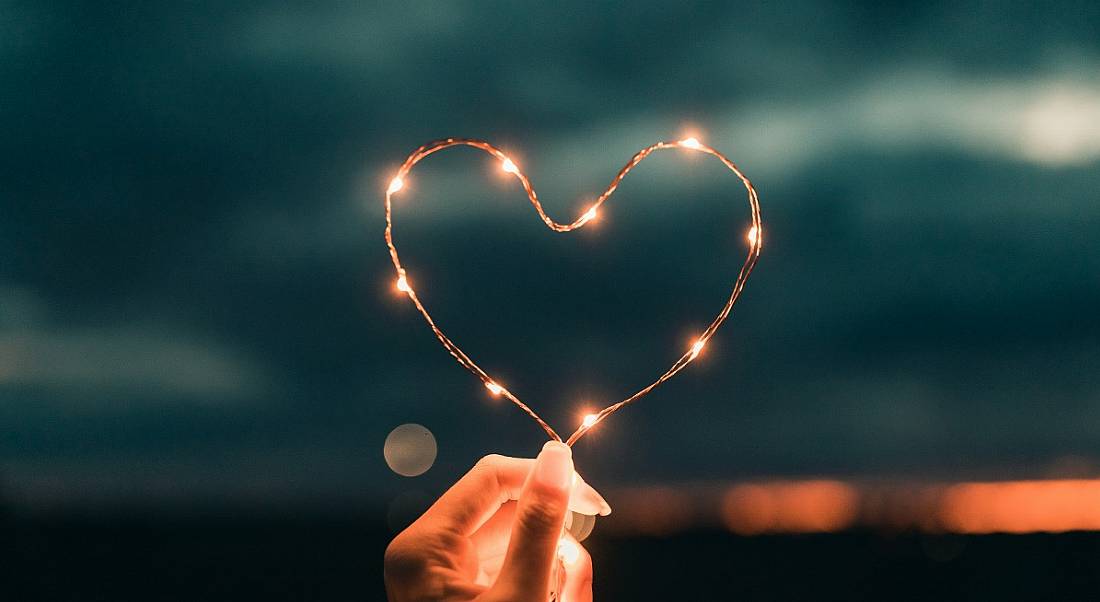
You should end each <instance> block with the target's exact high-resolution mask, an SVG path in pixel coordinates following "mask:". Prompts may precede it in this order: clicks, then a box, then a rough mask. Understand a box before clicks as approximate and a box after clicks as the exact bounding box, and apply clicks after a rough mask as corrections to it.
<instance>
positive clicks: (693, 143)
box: [679, 136, 703, 150]
mask: <svg viewBox="0 0 1100 602" xmlns="http://www.w3.org/2000/svg"><path fill="white" fill-rule="evenodd" d="M679 144H680V146H682V147H684V148H690V149H692V150H699V149H701V148H703V145H702V144H700V143H699V139H698V138H695V137H694V136H693V137H691V138H684V139H683V140H681V141H680V142H679Z"/></svg>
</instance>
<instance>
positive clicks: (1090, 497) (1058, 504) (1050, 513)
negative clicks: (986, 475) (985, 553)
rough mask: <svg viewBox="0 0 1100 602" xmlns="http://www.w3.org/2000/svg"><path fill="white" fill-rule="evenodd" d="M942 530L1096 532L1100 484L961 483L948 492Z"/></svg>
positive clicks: (1099, 524) (1099, 523) (1099, 526)
mask: <svg viewBox="0 0 1100 602" xmlns="http://www.w3.org/2000/svg"><path fill="white" fill-rule="evenodd" d="M940 518H941V520H942V522H943V526H944V527H946V528H947V529H948V530H949V531H956V532H959V533H1034V532H1037V531H1041V532H1048V533H1058V532H1063V531H1096V530H1100V480H1087V479H1079V480H1075V479H1063V480H1049V481H1004V482H987V483H961V484H958V485H953V486H952V487H951V488H949V489H948V490H947V493H946V494H945V495H944V498H943V509H942V510H941V512H940Z"/></svg>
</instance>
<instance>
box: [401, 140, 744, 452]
mask: <svg viewBox="0 0 1100 602" xmlns="http://www.w3.org/2000/svg"><path fill="white" fill-rule="evenodd" d="M454 146H469V147H473V148H476V149H478V150H481V151H484V152H485V153H487V154H489V155H490V156H492V157H494V158H495V159H496V160H497V161H499V162H500V168H501V169H502V170H503V171H504V172H505V173H508V174H512V175H514V176H515V177H516V178H517V179H518V180H519V182H520V184H521V185H522V186H523V190H524V192H526V193H527V199H528V200H529V201H530V202H531V205H532V206H533V207H534V208H535V212H536V213H537V214H538V216H539V218H540V219H541V220H542V222H543V223H544V224H545V225H546V227H547V228H549V229H551V230H553V231H554V232H562V233H564V232H571V231H573V230H576V229H578V228H581V227H582V226H584V225H586V224H588V223H591V222H592V221H593V220H595V219H596V217H597V215H598V212H599V209H600V207H601V206H602V205H603V204H604V203H605V202H606V201H607V200H608V199H609V198H610V197H611V195H612V194H613V193H614V192H615V190H616V189H617V188H618V187H619V184H620V183H621V182H622V181H623V178H625V177H626V175H627V174H628V173H630V170H632V169H634V168H635V167H637V166H638V164H639V163H641V162H642V161H643V160H645V158H646V157H648V156H649V155H651V154H652V153H654V152H656V151H659V150H667V149H687V150H690V151H694V152H699V153H704V154H707V155H710V156H712V157H714V158H716V159H717V160H718V161H720V162H721V163H722V164H723V165H725V166H726V168H727V169H729V170H730V171H731V172H733V173H734V175H736V176H737V177H738V178H739V179H740V180H741V183H742V184H743V185H744V187H745V190H746V192H747V193H748V202H749V212H750V219H751V226H750V228H749V230H748V233H747V234H746V237H745V238H746V241H747V242H748V244H749V249H748V254H747V256H746V257H745V261H744V263H743V264H742V265H741V270H740V271H739V272H738V274H737V279H736V281H735V282H734V284H733V288H732V290H731V291H730V294H729V297H728V298H727V299H726V302H725V305H723V306H722V308H721V310H719V312H718V314H717V315H716V316H715V317H714V318H713V319H712V320H711V322H710V324H709V325H708V326H707V327H706V329H705V330H704V331H703V333H702V334H701V335H700V336H699V337H698V338H697V339H696V340H695V342H694V343H693V344H692V345H691V347H690V348H689V349H688V351H686V352H685V353H683V354H682V355H680V356H679V358H677V359H676V360H675V361H674V362H673V363H672V365H671V366H670V367H669V368H668V369H667V370H666V371H665V372H664V373H663V374H661V375H660V376H659V377H657V379H656V380H655V381H653V382H652V383H650V384H648V385H646V386H645V387H643V388H641V389H639V390H638V391H636V392H635V393H634V394H632V395H630V396H629V397H627V398H625V399H623V400H622V401H619V402H617V403H614V404H611V405H609V406H607V407H606V408H604V409H602V410H600V411H599V412H596V413H593V414H587V415H585V416H584V418H583V419H582V420H581V424H580V426H579V427H578V428H577V430H575V431H574V432H573V434H572V435H570V436H569V438H568V439H566V440H565V443H566V444H568V445H573V444H574V443H576V442H577V440H578V439H580V438H581V437H582V436H584V434H585V433H586V432H588V431H589V430H590V429H592V428H593V427H595V426H596V425H597V424H599V423H600V422H602V421H603V420H605V419H606V418H607V417H608V416H610V415H611V414H614V413H615V412H617V411H619V410H620V409H622V408H624V407H626V406H627V405H629V404H631V403H633V402H635V401H637V400H639V399H641V398H642V397H645V396H646V395H648V394H649V393H650V392H651V391H653V390H654V389H656V388H657V387H659V386H660V385H661V384H663V383H664V382H665V381H667V380H668V379H670V378H672V377H673V376H675V375H676V374H677V373H678V372H680V371H681V370H683V369H684V368H685V367H687V365H688V364H690V363H691V362H692V361H693V360H695V358H697V357H698V356H699V353H700V352H701V351H702V350H703V347H704V346H705V345H706V344H707V341H709V340H710V338H711V337H713V336H714V334H715V332H717V331H718V328H719V327H720V326H721V325H722V323H723V322H725V320H726V318H728V317H729V315H730V312H731V311H732V310H733V306H734V304H735V303H736V302H737V300H738V298H740V296H741V292H742V291H743V290H744V288H745V283H746V281H747V280H748V277H749V274H751V273H752V270H753V268H754V267H755V266H756V262H757V260H758V259H759V258H760V249H761V244H760V239H761V236H760V232H761V228H760V201H759V198H758V197H757V194H756V190H755V189H754V188H753V185H752V182H750V181H749V179H748V178H747V177H745V175H744V174H743V173H741V170H740V169H738V167H737V165H735V164H734V163H733V161H730V160H729V158H727V157H726V156H725V155H723V154H722V153H720V152H719V151H717V150H715V149H714V148H711V147H710V146H707V145H706V144H703V143H702V142H700V141H699V139H698V138H695V137H690V138H684V139H682V140H678V141H674V142H673V141H665V142H658V143H656V144H652V145H650V146H647V147H646V148H643V149H642V150H640V151H638V152H637V153H635V154H634V156H633V157H631V159H630V161H628V162H627V163H626V165H624V166H623V167H622V168H621V169H620V170H619V172H618V173H617V174H615V177H614V178H612V179H611V183H610V184H608V186H607V188H606V189H605V190H604V191H603V193H601V194H600V195H599V197H597V198H596V200H595V201H593V203H592V204H591V205H590V206H589V208H588V209H587V210H586V211H585V212H584V213H583V214H581V217H579V218H577V219H576V220H574V221H573V222H571V223H568V224H563V223H559V222H556V221H554V220H553V219H552V218H551V217H550V216H548V215H547V214H546V212H545V211H544V210H543V207H542V203H541V202H540V201H539V198H538V195H537V194H536V193H535V189H534V187H533V186H532V185H531V182H530V180H528V179H527V176H526V175H524V173H523V172H522V171H520V169H519V167H518V166H517V165H516V164H515V162H513V161H512V160H511V159H509V158H508V157H507V156H506V155H505V154H504V153H503V152H502V151H501V150H500V149H498V148H497V147H495V146H493V145H492V144H489V143H488V142H485V141H484V140H476V139H471V138H446V139H443V140H438V141H436V142H431V143H429V144H425V145H424V146H421V147H420V148H418V149H416V150H415V151H413V152H412V154H410V155H409V156H408V157H407V158H406V159H405V162H404V163H403V164H402V165H401V167H400V169H398V172H397V175H395V176H394V177H393V179H392V180H390V184H389V187H388V188H387V189H386V246H387V247H388V248H389V252H390V259H391V260H392V261H393V267H394V270H396V273H397V285H396V286H397V289H398V290H400V291H401V292H403V293H406V294H407V295H408V296H409V299H410V300H412V302H413V305H415V306H416V309H417V311H418V312H420V315H421V316H422V317H423V318H424V321H425V322H427V323H428V326H429V327H430V328H431V330H432V333H433V334H435V336H436V338H437V339H439V342H440V343H441V344H442V345H443V348H444V349H446V350H447V352H448V353H450V354H451V356H452V357H454V359H455V361H457V362H458V363H459V365H461V366H462V367H463V368H466V369H467V370H469V371H470V372H471V373H473V374H474V375H475V376H477V377H478V378H479V379H481V382H482V384H484V385H485V388H486V389H488V390H489V392H490V393H491V394H492V395H493V396H503V397H505V398H507V399H508V400H509V401H511V402H512V403H513V404H515V405H516V407H518V408H519V409H520V410H522V411H523V412H525V413H526V414H527V415H528V416H530V417H531V419H532V420H534V421H535V422H536V423H538V425H539V426H541V427H542V429H543V430H544V431H546V434H547V435H549V436H550V438H551V439H553V440H555V441H562V437H561V436H560V435H558V433H557V432H556V431H555V430H554V429H553V428H552V427H551V426H550V425H549V424H547V423H546V421H545V420H543V419H542V418H541V417H540V416H539V415H538V413H537V412H535V411H534V410H533V409H531V407H530V406H528V405H527V404H526V403H524V402H523V401H521V400H520V399H519V398H518V397H517V396H515V395H514V394H512V392H511V391H509V390H507V389H505V388H504V387H502V386H500V385H499V384H497V382H496V381H495V380H493V378H492V377H490V376H489V375H488V374H487V373H486V372H485V371H484V370H483V369H482V368H481V367H480V366H479V365H477V363H475V362H474V360H472V359H471V358H470V356H468V355H466V353H465V352H464V351H462V349H460V348H459V347H458V345H457V344H455V342H454V341H452V340H451V339H450V338H448V337H447V335H445V334H444V333H443V330H442V329H440V327H439V326H438V325H437V324H436V323H435V320H434V319H433V318H432V316H431V314H430V313H428V309H427V308H426V307H425V306H424V304H423V302H421V301H420V298H419V297H418V296H417V294H416V291H415V290H414V289H413V287H412V284H410V283H409V280H408V279H407V278H406V276H405V269H404V268H403V267H402V266H401V258H400V256H399V255H398V253H397V247H396V245H395V244H394V242H393V195H394V193H396V192H398V191H400V190H402V189H403V188H404V187H405V178H406V177H407V176H408V173H409V172H410V171H411V170H412V168H413V167H414V166H415V165H416V164H417V163H419V162H420V161H421V160H423V159H424V158H425V157H428V156H429V155H432V154H434V153H437V152H439V151H441V150H444V149H447V148H451V147H454Z"/></svg>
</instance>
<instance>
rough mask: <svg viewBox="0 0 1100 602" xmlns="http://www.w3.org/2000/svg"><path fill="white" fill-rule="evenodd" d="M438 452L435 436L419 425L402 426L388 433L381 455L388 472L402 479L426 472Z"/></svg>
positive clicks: (433, 462)
mask: <svg viewBox="0 0 1100 602" xmlns="http://www.w3.org/2000/svg"><path fill="white" fill-rule="evenodd" d="M437 451H438V449H437V447H436V444H435V435H432V432H431V431H429V430H428V429H427V428H425V427H423V426H421V425H419V424H412V423H410V424H402V425H401V426H399V427H397V428H395V429H393V430H392V431H390V434H389V435H388V436H387V437H386V443H385V445H384V446H383V448H382V454H383V455H384V456H385V457H386V464H387V465H389V467H390V470H392V471H394V472H396V473H397V474H399V475H401V476H403V477H415V476H419V475H422V474H424V473H425V472H428V469H429V468H431V467H432V464H435V456H436V452H437Z"/></svg>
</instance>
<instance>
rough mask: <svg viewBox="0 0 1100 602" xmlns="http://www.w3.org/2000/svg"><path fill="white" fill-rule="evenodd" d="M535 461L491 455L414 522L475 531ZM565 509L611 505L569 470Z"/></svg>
mask: <svg viewBox="0 0 1100 602" xmlns="http://www.w3.org/2000/svg"><path fill="white" fill-rule="evenodd" d="M534 465H535V461H534V460H533V459H530V458H510V457H507V456H501V455H497V454H492V455H488V456H485V457H484V458H482V459H481V460H479V461H478V463H477V464H475V465H474V467H473V468H471V469H470V471H469V472H467V473H466V474H465V475H464V476H463V477H462V478H461V479H459V480H458V482H457V483H455V484H454V485H452V486H451V488H450V489H448V490H447V491H446V493H444V494H443V495H442V496H440V498H439V499H438V500H436V502H435V503H434V504H432V507H431V508H428V510H427V512H425V513H424V515H423V516H421V517H420V518H419V519H418V520H417V521H416V522H417V523H421V522H422V521H423V524H426V525H432V526H434V527H437V528H446V529H449V530H451V531H454V532H457V533H459V534H461V535H463V536H467V535H470V534H471V533H473V532H474V531H476V530H477V529H478V528H479V527H481V525H483V524H484V523H485V521H487V520H489V517H491V516H492V515H493V514H494V513H495V512H496V511H497V510H498V509H500V507H501V506H502V505H503V504H504V503H506V502H508V501H511V500H517V499H519V494H520V492H521V491H523V484H524V482H525V481H526V480H527V474H528V473H530V472H531V468H533V467H534ZM569 509H570V510H573V511H575V512H580V513H582V514H600V515H604V516H606V515H607V514H610V513H611V507H610V506H608V505H607V502H606V501H605V500H604V499H603V496H601V495H600V494H599V493H597V492H596V490H595V489H593V488H592V486H591V485H589V484H588V483H585V482H584V479H582V478H581V476H580V475H579V474H577V473H576V472H574V473H573V493H572V495H571V496H570V498H569Z"/></svg>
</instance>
